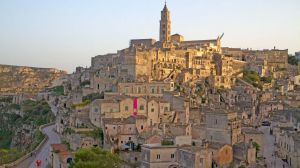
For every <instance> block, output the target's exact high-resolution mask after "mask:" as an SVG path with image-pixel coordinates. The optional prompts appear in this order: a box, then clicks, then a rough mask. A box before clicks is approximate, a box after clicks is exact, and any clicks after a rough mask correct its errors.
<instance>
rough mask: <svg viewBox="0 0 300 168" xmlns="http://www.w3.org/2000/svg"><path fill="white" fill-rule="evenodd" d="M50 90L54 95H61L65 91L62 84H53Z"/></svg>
mask: <svg viewBox="0 0 300 168" xmlns="http://www.w3.org/2000/svg"><path fill="white" fill-rule="evenodd" d="M51 91H52V92H54V94H56V95H63V94H64V92H65V90H64V86H55V87H53V88H51Z"/></svg>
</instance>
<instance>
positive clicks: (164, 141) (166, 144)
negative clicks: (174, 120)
mask: <svg viewBox="0 0 300 168" xmlns="http://www.w3.org/2000/svg"><path fill="white" fill-rule="evenodd" d="M161 145H163V146H169V145H174V142H173V141H170V140H162V141H161Z"/></svg>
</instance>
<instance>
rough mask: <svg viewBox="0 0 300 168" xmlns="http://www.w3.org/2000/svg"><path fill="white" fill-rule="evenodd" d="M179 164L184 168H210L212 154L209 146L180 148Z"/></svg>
mask: <svg viewBox="0 0 300 168" xmlns="http://www.w3.org/2000/svg"><path fill="white" fill-rule="evenodd" d="M177 162H178V165H179V167H182V168H210V167H211V165H212V154H211V152H210V151H209V149H208V146H207V145H203V146H189V147H181V148H178V151H177Z"/></svg>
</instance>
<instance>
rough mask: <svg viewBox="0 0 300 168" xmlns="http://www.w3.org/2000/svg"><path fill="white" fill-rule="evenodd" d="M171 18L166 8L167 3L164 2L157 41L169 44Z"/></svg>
mask: <svg viewBox="0 0 300 168" xmlns="http://www.w3.org/2000/svg"><path fill="white" fill-rule="evenodd" d="M170 38H171V16H170V11H169V9H168V7H167V1H166V0H165V6H164V9H163V10H162V11H161V19H160V30H159V41H160V42H169V41H171V39H170Z"/></svg>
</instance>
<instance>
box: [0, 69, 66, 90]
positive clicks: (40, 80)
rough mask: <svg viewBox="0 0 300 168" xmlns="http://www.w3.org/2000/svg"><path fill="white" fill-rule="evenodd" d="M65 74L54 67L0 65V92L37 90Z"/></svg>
mask: <svg viewBox="0 0 300 168" xmlns="http://www.w3.org/2000/svg"><path fill="white" fill-rule="evenodd" d="M65 74H66V72H65V71H61V70H57V69H54V68H36V67H26V66H13V65H0V93H17V92H25V93H34V92H38V91H40V90H42V89H44V88H45V87H46V86H49V85H50V84H51V82H52V81H53V80H54V79H56V78H59V77H61V76H63V75H65Z"/></svg>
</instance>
